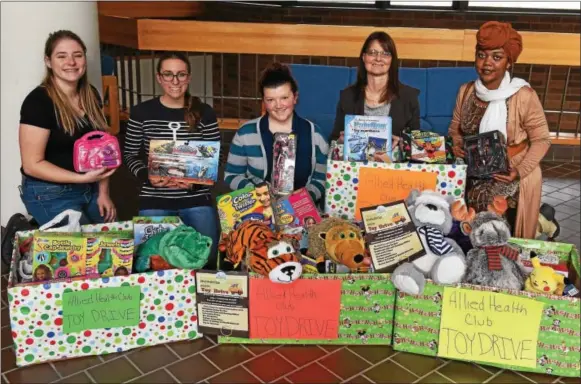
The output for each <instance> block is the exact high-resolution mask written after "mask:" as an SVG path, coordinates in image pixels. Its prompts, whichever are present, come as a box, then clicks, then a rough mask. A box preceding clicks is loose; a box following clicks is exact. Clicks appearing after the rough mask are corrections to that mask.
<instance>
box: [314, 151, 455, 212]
mask: <svg viewBox="0 0 581 384" xmlns="http://www.w3.org/2000/svg"><path fill="white" fill-rule="evenodd" d="M335 148H337V149H338V150H339V153H342V149H341V146H340V145H337V146H335V147H333V146H332V149H331V151H330V154H331V156H333V153H336V152H337V149H335ZM363 167H368V168H382V169H392V170H398V171H402V172H406V171H415V172H434V173H437V182H436V191H437V192H440V193H442V194H444V195H448V196H454V197H455V198H457V199H462V198H464V189H465V183H466V165H455V164H453V165H444V164H411V163H395V164H386V163H378V162H371V161H370V162H367V163H362V162H349V161H341V160H332V159H331V158H330V159H329V161H328V162H327V181H326V185H325V190H326V198H325V213H326V214H328V215H330V216H335V217H341V218H343V219H346V220H353V219H354V218H355V206H356V200H357V193H358V189H359V188H358V184H359V171H360V170H361V168H363Z"/></svg>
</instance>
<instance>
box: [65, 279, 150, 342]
mask: <svg viewBox="0 0 581 384" xmlns="http://www.w3.org/2000/svg"><path fill="white" fill-rule="evenodd" d="M140 295H141V288H140V287H139V286H135V287H111V288H99V289H89V290H86V291H72V292H65V293H64V294H63V327H64V333H71V332H81V331H84V330H87V329H99V328H115V327H131V326H136V325H138V324H139V301H140Z"/></svg>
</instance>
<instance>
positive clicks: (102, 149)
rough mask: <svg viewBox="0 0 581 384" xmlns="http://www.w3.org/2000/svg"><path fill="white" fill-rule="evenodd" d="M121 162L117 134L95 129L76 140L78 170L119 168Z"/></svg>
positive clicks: (74, 162)
mask: <svg viewBox="0 0 581 384" xmlns="http://www.w3.org/2000/svg"><path fill="white" fill-rule="evenodd" d="M121 162H122V160H121V149H120V148H119V141H118V140H117V138H116V137H115V136H112V135H110V134H108V133H106V132H100V131H95V132H89V133H87V134H85V135H83V137H81V138H80V139H78V140H77V141H75V145H74V147H73V164H74V167H75V171H77V172H88V171H93V170H95V169H100V168H118V167H120V166H121Z"/></svg>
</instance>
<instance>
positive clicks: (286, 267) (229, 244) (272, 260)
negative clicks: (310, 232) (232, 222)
mask: <svg viewBox="0 0 581 384" xmlns="http://www.w3.org/2000/svg"><path fill="white" fill-rule="evenodd" d="M298 240H300V237H299V236H297V235H287V234H282V233H275V232H273V231H272V230H271V229H270V227H269V226H268V225H267V224H265V223H263V222H261V221H251V220H249V221H245V222H243V223H242V224H241V225H240V226H239V227H238V228H236V229H235V230H234V231H232V232H230V234H228V235H227V236H225V237H224V238H223V239H222V241H221V242H220V245H219V248H218V249H219V250H220V252H226V258H225V261H227V262H229V263H232V264H233V265H234V267H235V268H236V267H238V265H239V264H240V263H241V262H242V261H245V262H246V265H247V266H248V268H249V269H250V270H251V271H252V272H254V273H258V274H261V275H263V276H268V277H269V278H270V280H272V281H273V282H276V283H292V282H293V281H295V280H297V279H298V278H299V277H300V276H301V273H302V266H301V263H300V253H299V252H298V251H297V247H296V243H297V242H298Z"/></svg>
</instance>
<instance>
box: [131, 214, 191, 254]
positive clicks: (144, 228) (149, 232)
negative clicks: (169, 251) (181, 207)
mask: <svg viewBox="0 0 581 384" xmlns="http://www.w3.org/2000/svg"><path fill="white" fill-rule="evenodd" d="M181 224H183V222H182V220H181V219H180V218H179V217H178V216H152V217H149V216H136V217H134V218H133V233H134V244H133V245H134V247H136V248H137V246H138V245H139V244H141V243H144V242H146V241H147V240H148V239H150V238H151V237H152V236H154V235H156V234H158V233H160V232H167V231H171V230H172V229H174V228H176V227H178V226H180V225H181Z"/></svg>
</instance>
